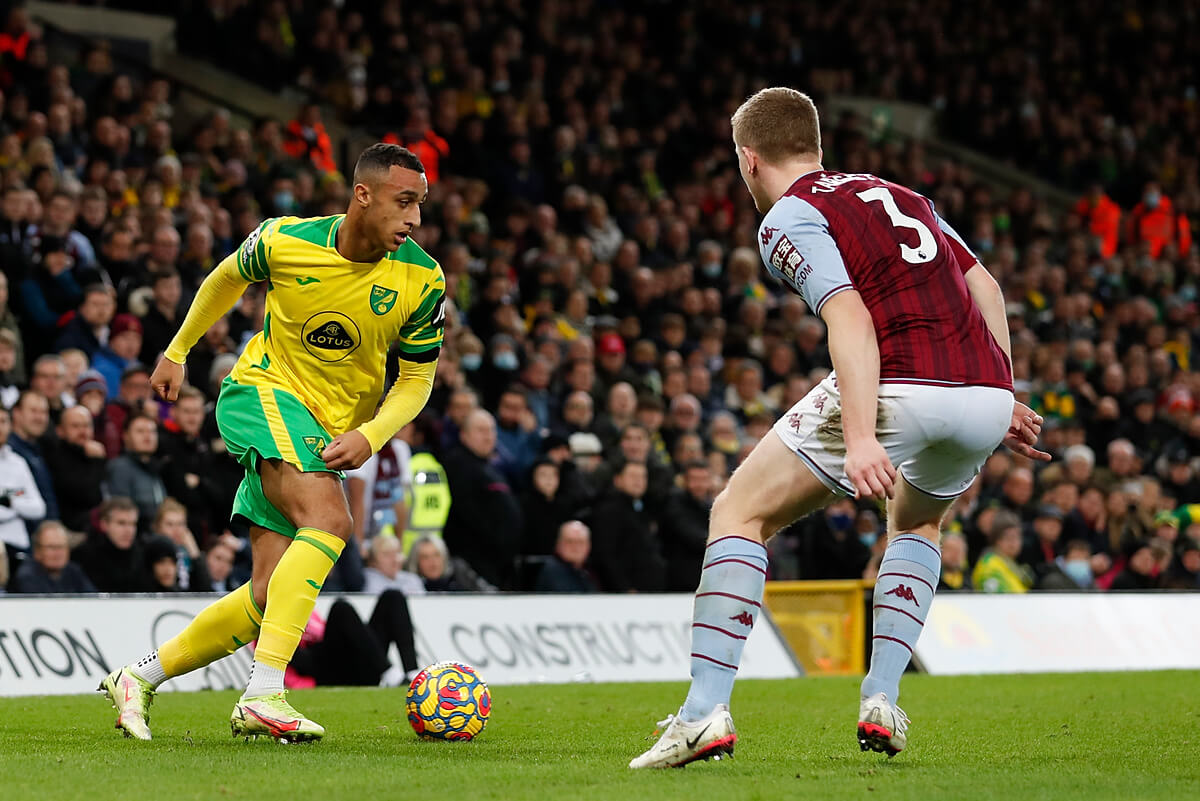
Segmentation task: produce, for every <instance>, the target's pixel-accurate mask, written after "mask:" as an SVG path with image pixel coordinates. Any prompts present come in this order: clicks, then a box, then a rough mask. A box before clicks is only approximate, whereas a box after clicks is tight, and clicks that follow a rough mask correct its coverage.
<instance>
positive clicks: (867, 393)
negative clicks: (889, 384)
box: [829, 307, 879, 446]
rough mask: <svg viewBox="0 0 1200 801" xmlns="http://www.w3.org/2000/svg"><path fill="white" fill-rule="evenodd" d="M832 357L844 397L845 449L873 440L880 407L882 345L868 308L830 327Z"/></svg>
mask: <svg viewBox="0 0 1200 801" xmlns="http://www.w3.org/2000/svg"><path fill="white" fill-rule="evenodd" d="M829 356H830V359H831V360H832V361H833V369H834V371H835V372H836V374H837V386H838V392H839V393H840V394H841V396H842V435H843V437H844V438H845V441H846V445H847V446H849V445H851V444H855V443H858V442H861V441H863V440H867V439H872V438H874V437H875V415H876V410H877V407H878V405H879V343H878V342H877V341H876V339H875V325H874V324H873V323H872V322H871V315H870V313H869V312H868V311H867V310H866V308H865V307H863V308H862V309H861V312H860V313H855V312H853V311H852V312H851V313H850V314H847V315H845V316H844V319H839V320H838V321H837V322H836V323H833V324H831V325H830V326H829Z"/></svg>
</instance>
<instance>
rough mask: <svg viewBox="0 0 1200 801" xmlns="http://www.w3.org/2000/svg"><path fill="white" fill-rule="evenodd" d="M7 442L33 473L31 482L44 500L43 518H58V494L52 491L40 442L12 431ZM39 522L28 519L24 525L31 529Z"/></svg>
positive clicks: (52, 483)
mask: <svg viewBox="0 0 1200 801" xmlns="http://www.w3.org/2000/svg"><path fill="white" fill-rule="evenodd" d="M8 444H9V446H10V447H12V449H13V452H14V453H16V454H17V455H18V456H20V457H21V458H22V459H24V460H25V462H26V463H27V464H28V465H29V472H30V473H32V474H33V483H34V484H36V485H37V488H38V492H40V493H41V494H42V500H43V501H45V502H46V516H45V518H43V519H44V520H58V519H59V518H58V495H56V494H55V492H54V479H53V478H52V477H51V474H50V468H49V467H48V466H47V464H46V455H45V451H44V450H43V448H42V445H41V443H40V442H29V441H28V440H25V439H22V438H21V437H18V436H17V434H16V432H13V433H11V434H9V435H8ZM40 522H41V520H28V521H26V525H28V526H29V527H30V530H31V531H32V530H33V529H34V528H36V527H37V524H38V523H40Z"/></svg>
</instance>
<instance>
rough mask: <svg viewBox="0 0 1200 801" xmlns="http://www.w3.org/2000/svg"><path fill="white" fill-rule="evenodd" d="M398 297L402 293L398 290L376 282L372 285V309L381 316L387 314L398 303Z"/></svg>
mask: <svg viewBox="0 0 1200 801" xmlns="http://www.w3.org/2000/svg"><path fill="white" fill-rule="evenodd" d="M398 297H400V293H399V292H397V291H396V290H394V289H388V288H387V287H382V286H380V285H379V284H374V285H373V286H372V287H371V311H373V312H375V313H376V314H378V315H380V316H383V315H385V314H387V313H388V312H390V311H391V310H392V307H393V306H395V305H396V298H398Z"/></svg>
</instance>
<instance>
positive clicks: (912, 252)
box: [857, 186, 937, 264]
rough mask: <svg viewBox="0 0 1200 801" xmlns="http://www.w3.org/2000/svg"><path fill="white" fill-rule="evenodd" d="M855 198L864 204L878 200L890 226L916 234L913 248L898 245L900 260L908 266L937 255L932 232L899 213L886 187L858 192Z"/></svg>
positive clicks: (894, 200) (922, 224) (925, 226)
mask: <svg viewBox="0 0 1200 801" xmlns="http://www.w3.org/2000/svg"><path fill="white" fill-rule="evenodd" d="M857 197H858V199H859V200H861V201H862V202H864V203H870V202H871V201H873V200H878V201H879V202H880V203H882V204H883V210H884V211H885V212H887V216H888V218H889V219H890V220H891V221H892V225H894V226H895V227H896V228H911V229H912V230H914V231H916V232H917V236H918V237H920V240H919V241H918V242H917V246H916V247H915V248H913V247H909V246H908V245H906V244H904V243H903V242H901V243H900V258H902V259H904V260H905V261H906V262H908V263H909V264H924V263H925V262H927V261H932V260H933V258H934V256H936V255H937V240H936V239H934V238H933V232H932V231H930V230H929V226H927V225H925V223H923V222H921V221H920V220H918V219H917V218H916V217H909V216H908V215H907V214H905V213H904V212H902V211H900V207H899V206H897V205H896V198H894V197H892V193H891V192H890V191H889V190H888V188H887V187H886V186H874V187H871V188H870V189H866V190H864V191H862V192H858V193H857Z"/></svg>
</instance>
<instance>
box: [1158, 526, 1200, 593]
mask: <svg viewBox="0 0 1200 801" xmlns="http://www.w3.org/2000/svg"><path fill="white" fill-rule="evenodd" d="M1176 555H1177V558H1176V560H1175V562H1174V564H1172V565H1171V570H1170V571H1169V572H1168V573H1167V575H1166V577H1165V580H1164V581H1163V587H1164V588H1165V589H1170V590H1198V589H1200V543H1198V542H1197V541H1196V540H1194V539H1192V538H1191V537H1182V538H1181V541H1180V543H1179V546H1178V548H1177V549H1176Z"/></svg>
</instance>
